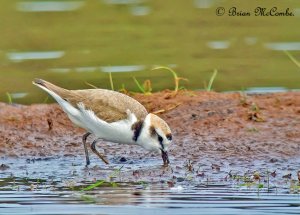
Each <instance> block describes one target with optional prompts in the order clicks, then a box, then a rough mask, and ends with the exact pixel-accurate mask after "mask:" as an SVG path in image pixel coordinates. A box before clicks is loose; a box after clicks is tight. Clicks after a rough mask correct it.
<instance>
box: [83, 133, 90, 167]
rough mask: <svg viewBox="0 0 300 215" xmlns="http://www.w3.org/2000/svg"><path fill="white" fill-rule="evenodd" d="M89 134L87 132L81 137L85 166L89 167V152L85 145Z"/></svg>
mask: <svg viewBox="0 0 300 215" xmlns="http://www.w3.org/2000/svg"><path fill="white" fill-rule="evenodd" d="M90 135H91V133H90V132H87V133H85V134H84V135H83V137H82V142H83V146H84V152H85V160H86V166H88V165H90V163H91V162H90V158H89V152H88V149H87V143H86V139H87V138H88V136H90Z"/></svg>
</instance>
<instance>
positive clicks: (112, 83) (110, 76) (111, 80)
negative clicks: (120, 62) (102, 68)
mask: <svg viewBox="0 0 300 215" xmlns="http://www.w3.org/2000/svg"><path fill="white" fill-rule="evenodd" d="M109 82H110V88H111V90H113V91H115V89H114V82H113V79H112V75H111V72H110V73H109Z"/></svg>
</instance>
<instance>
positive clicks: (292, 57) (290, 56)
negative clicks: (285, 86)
mask: <svg viewBox="0 0 300 215" xmlns="http://www.w3.org/2000/svg"><path fill="white" fill-rule="evenodd" d="M283 52H284V53H285V54H286V55H287V56H288V57H289V58H290V59H291V61H293V62H294V63H295V64H296V65H297V66H298V67H299V68H300V62H299V61H297V60H296V58H295V57H294V56H293V55H292V54H291V53H289V52H288V51H283Z"/></svg>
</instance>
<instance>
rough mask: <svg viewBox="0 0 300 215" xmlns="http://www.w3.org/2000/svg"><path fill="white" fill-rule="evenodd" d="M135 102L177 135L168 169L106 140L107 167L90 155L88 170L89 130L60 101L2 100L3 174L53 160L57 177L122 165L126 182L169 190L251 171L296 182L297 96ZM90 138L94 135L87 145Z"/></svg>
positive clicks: (161, 97)
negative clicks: (158, 185) (159, 185)
mask: <svg viewBox="0 0 300 215" xmlns="http://www.w3.org/2000/svg"><path fill="white" fill-rule="evenodd" d="M134 97H135V98H136V99H137V100H138V101H140V102H141V103H142V104H144V105H145V107H146V108H147V109H148V110H149V111H150V112H157V113H159V115H160V116H161V117H162V118H163V119H165V120H166V121H167V122H168V123H169V125H170V127H171V129H172V131H173V136H174V138H173V139H174V141H173V145H172V146H171V147H170V151H169V156H170V162H171V165H170V167H169V168H163V167H162V166H161V165H162V160H161V157H160V155H156V154H153V153H149V152H147V151H145V150H144V149H142V148H140V147H138V146H128V145H118V144H115V143H109V142H104V141H100V142H99V143H98V145H97V147H98V148H99V150H100V151H102V153H105V154H106V156H107V157H108V159H109V160H110V162H111V164H110V165H108V166H107V165H105V164H104V163H103V162H102V161H101V160H99V159H98V158H97V157H96V156H95V155H93V154H92V152H90V156H91V157H92V160H91V165H90V167H89V168H86V167H85V156H84V150H83V145H82V135H83V134H84V133H85V132H84V130H82V129H80V128H77V127H75V126H73V125H72V124H71V122H70V121H69V119H68V118H67V116H66V114H65V113H64V112H63V111H62V110H61V109H60V107H59V106H58V105H57V104H34V105H30V106H25V105H18V104H12V105H9V104H4V103H0V157H1V163H0V164H1V166H0V172H2V173H4V172H9V173H11V174H12V173H13V172H16V169H19V171H22V174H23V172H24V165H23V169H22V165H16V161H21V163H22V162H23V163H25V164H26V165H27V166H30V165H32V166H34V164H33V163H32V162H35V163H36V162H37V163H38V162H40V163H41V165H40V170H41V169H43V168H45V166H44V167H43V165H44V164H45V165H46V164H47V165H48V167H46V168H49V166H51V164H50V163H53V165H54V166H55V165H56V167H55V168H57V172H58V173H57V174H58V175H59V174H61V175H63V174H64V173H63V172H61V173H59V172H60V171H65V173H66V172H67V173H69V171H71V169H72V168H70V166H73V168H74V166H76V172H77V174H78V175H80V174H81V173H84V174H85V176H86V178H84V180H90V179H93V178H99V177H106V176H108V175H109V174H111V171H113V170H114V169H116V168H121V167H122V168H123V171H124V172H123V175H122V181H129V182H138V181H149V182H160V181H168V184H169V185H170V186H173V184H174V183H180V182H182V181H187V180H188V179H189V177H192V178H194V179H196V180H195V181H196V182H197V181H198V182H201V181H202V182H204V181H207V180H210V179H211V180H212V181H213V180H215V179H220V180H222V181H227V180H228V179H229V178H234V177H235V176H240V175H245V174H248V176H249V177H250V178H251V177H252V179H253V177H254V178H255V174H254V173H255V172H259V173H260V175H261V177H265V176H266V174H265V173H266V171H268V174H269V173H270V175H271V173H273V175H274V178H279V179H281V180H280V181H282V179H284V177H286V178H294V179H297V178H296V177H297V171H298V170H300V165H299V162H298V161H299V159H298V157H299V155H300V132H299V131H300V93H299V92H288V93H274V94H261V95H245V94H240V93H214V92H194V91H193V92H191V91H181V92H179V93H178V94H177V95H176V96H174V94H172V92H169V91H164V92H159V93H154V94H152V95H140V94H138V95H134ZM92 140H93V139H92V137H89V138H88V142H91V141H92ZM48 159H50V161H51V162H50V161H49V160H48ZM58 161H61V163H60V162H58ZM49 162H50V163H49ZM43 163H44V164H43ZM26 165H25V166H26ZM26 168H27V167H25V169H26ZM102 170H108V171H107V172H105V171H102ZM38 171H39V170H38V169H36V170H35V172H38ZM79 172H81V173H80V174H79ZM22 174H21V175H22ZM51 174H54V173H53V172H52V173H51V172H50V171H49V172H48V173H47V174H46V175H48V176H50V175H51ZM289 174H291V175H289ZM253 175H254V176H253ZM263 175H264V176H263ZM271 176H272V175H271ZM66 177H67V176H66ZM268 177H269V175H268ZM75 178H76V177H75ZM82 180H83V179H82ZM172 183H173V184H172Z"/></svg>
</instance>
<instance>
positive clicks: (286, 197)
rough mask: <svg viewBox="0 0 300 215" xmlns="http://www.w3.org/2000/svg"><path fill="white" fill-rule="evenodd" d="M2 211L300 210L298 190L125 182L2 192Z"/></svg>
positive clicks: (291, 212) (163, 212) (131, 212)
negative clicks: (88, 187)
mask: <svg viewBox="0 0 300 215" xmlns="http://www.w3.org/2000/svg"><path fill="white" fill-rule="evenodd" d="M0 207H1V210H0V214H49V215H50V214H140V213H143V214H153V213H157V214H199V213H201V214H274V213H278V214H282V213H284V214H298V213H299V209H300V208H299V207H300V196H299V195H298V194H282V193H281V194H278V193H274V192H273V193H266V192H262V191H261V192H259V193H258V192H254V191H251V190H249V191H247V190H242V191H241V190H239V189H234V188H230V187H218V186H207V187H200V188H186V187H179V188H173V189H172V188H168V187H164V186H159V185H156V186H149V187H143V186H140V185H135V186H134V185H121V186H120V187H117V188H111V187H101V188H97V189H96V190H94V191H90V192H80V191H49V190H43V189H41V190H38V191H36V190H34V191H1V192H0Z"/></svg>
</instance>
